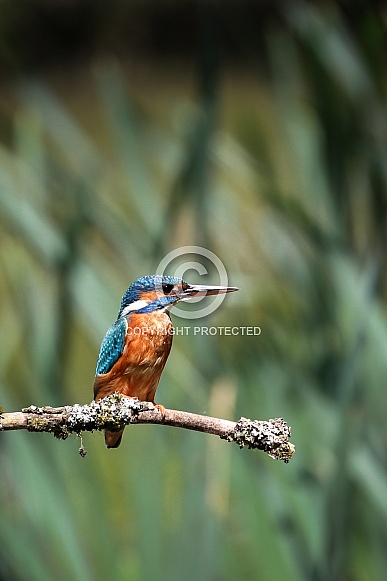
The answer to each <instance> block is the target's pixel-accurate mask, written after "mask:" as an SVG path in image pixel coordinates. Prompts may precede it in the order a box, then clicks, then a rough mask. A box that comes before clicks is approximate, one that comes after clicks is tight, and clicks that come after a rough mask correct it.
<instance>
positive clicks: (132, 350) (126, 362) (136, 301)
mask: <svg viewBox="0 0 387 581" xmlns="http://www.w3.org/2000/svg"><path fill="white" fill-rule="evenodd" d="M236 290H238V288H237V287H228V286H227V287H226V286H206V285H192V284H189V283H188V282H186V281H185V280H183V279H181V278H177V277H174V276H162V275H148V276H143V277H141V278H139V279H137V280H136V281H135V282H134V283H132V284H131V285H130V287H129V288H128V290H127V291H126V292H125V294H124V295H123V297H122V301H121V307H120V310H119V312H118V317H117V320H116V322H115V323H113V325H112V326H111V327H110V328H109V329H108V331H107V333H106V335H105V337H104V339H103V341H102V344H101V348H100V351H99V356H98V361H97V368H96V373H95V380H94V399H95V401H98V400H99V399H101V398H103V397H106V396H108V395H111V394H113V393H116V392H118V393H120V394H121V395H124V396H126V397H131V398H138V399H139V400H141V401H149V402H152V403H153V404H154V405H155V407H156V408H157V409H158V410H159V412H160V413H161V414H164V413H165V408H164V406H162V405H157V404H155V401H154V400H155V394H156V389H157V386H158V383H159V381H160V376H161V373H162V371H163V369H164V366H165V364H166V362H167V359H168V355H169V352H170V350H171V347H172V339H173V326H172V321H171V317H170V314H169V311H170V309H171V308H172V307H173V306H174V305H176V303H178V302H179V301H186V300H189V299H191V298H194V297H199V296H210V295H217V294H221V293H230V292H234V291H236ZM123 431H124V429H122V430H119V431H116V432H109V431H108V430H105V444H106V446H107V447H108V448H118V446H119V445H120V443H121V439H122V433H123Z"/></svg>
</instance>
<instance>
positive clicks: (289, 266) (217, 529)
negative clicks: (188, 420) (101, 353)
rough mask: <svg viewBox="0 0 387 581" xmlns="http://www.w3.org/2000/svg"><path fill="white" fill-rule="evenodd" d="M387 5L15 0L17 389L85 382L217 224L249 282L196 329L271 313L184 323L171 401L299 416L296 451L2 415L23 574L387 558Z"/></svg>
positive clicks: (50, 399)
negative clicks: (103, 348) (132, 304)
mask: <svg viewBox="0 0 387 581" xmlns="http://www.w3.org/2000/svg"><path fill="white" fill-rule="evenodd" d="M386 23H387V8H386V5H385V3H383V2H365V1H353V2H350V1H344V0H343V1H341V2H338V1H337V2H335V1H330V0H327V1H324V2H304V1H302V0H300V1H298V0H288V1H286V2H280V1H277V2H266V1H259V0H256V1H253V0H251V1H247V0H245V1H239V2H237V1H230V2H227V3H221V2H216V1H213V2H211V1H204V0H203V1H188V0H185V1H182V0H180V1H178V0H169V1H166V0H165V1H160V0H147V1H142V2H139V1H133V2H127V3H126V2H122V1H119V0H115V1H111V2H100V3H96V2H91V1H83V2H82V1H79V2H77V1H75V0H74V1H67V2H63V1H60V0H57V1H48V0H40V1H38V0H29V1H27V0H19V1H18V2H11V1H10V0H1V1H0V82H1V91H0V225H1V226H0V228H1V229H0V268H1V273H0V327H1V349H0V404H1V405H2V406H3V408H4V409H6V410H7V411H14V410H18V409H20V408H22V407H25V406H27V405H30V404H36V405H45V404H47V405H61V404H72V403H76V402H77V403H86V402H89V401H90V400H91V398H92V384H93V377H94V369H95V362H96V358H97V354H98V349H99V345H100V341H101V339H102V337H103V335H104V332H105V331H106V329H107V328H108V326H109V325H110V324H111V323H112V322H113V321H114V319H115V316H116V314H117V311H118V307H119V302H120V298H121V295H122V293H123V292H124V291H125V289H126V288H127V287H128V285H129V284H130V283H131V282H132V281H133V280H134V279H136V278H137V277H139V276H142V275H144V274H152V273H153V272H155V270H156V268H157V266H158V264H159V262H160V260H161V259H162V258H163V257H164V255H165V254H166V253H167V252H169V251H171V250H173V249H175V248H179V247H181V246H185V245H199V246H203V247H205V248H208V249H210V250H211V251H212V252H214V253H215V254H216V255H217V256H218V257H219V258H220V259H221V260H222V261H223V263H224V265H225V267H226V269H227V272H228V276H229V282H230V284H232V285H237V286H239V287H240V289H241V290H240V291H239V292H238V293H235V294H233V295H230V296H228V297H226V300H225V301H224V303H223V305H222V306H221V308H220V309H218V310H217V311H216V312H215V313H214V314H213V315H211V316H209V317H207V318H206V319H204V320H201V321H200V324H201V325H206V326H214V327H217V326H237V327H240V326H260V327H261V329H262V334H261V335H260V336H241V335H239V336H224V335H222V336H221V335H219V334H216V335H214V336H201V335H200V334H198V335H194V334H193V333H189V334H187V335H186V336H177V337H175V340H174V346H173V349H172V354H171V357H170V360H169V361H168V364H167V367H166V369H165V372H164V374H163V377H162V381H161V384H160V387H159V389H158V393H157V401H158V402H159V403H163V404H164V405H165V406H166V407H172V408H177V409H184V410H188V411H192V412H196V413H207V414H212V415H218V416H221V417H225V418H229V419H238V418H239V417H240V416H246V417H250V418H259V419H268V418H270V417H284V418H285V419H286V420H287V421H288V422H289V424H290V425H291V426H292V430H293V436H292V441H293V442H294V443H295V445H296V448H297V450H296V455H295V457H294V459H293V460H292V461H291V462H290V464H289V465H285V464H283V463H279V462H275V461H274V460H271V459H269V458H267V457H266V456H265V455H264V454H262V453H260V452H253V451H248V450H242V451H239V450H238V449H237V448H236V447H232V446H231V445H228V444H226V443H224V442H222V441H220V440H217V439H216V438H214V437H213V436H207V435H203V434H196V433H191V432H188V431H178V430H176V429H172V428H164V427H160V426H133V427H132V428H130V429H129V428H128V429H127V430H126V432H125V436H124V439H123V443H122V445H121V447H120V448H119V449H118V450H110V451H108V450H106V449H105V447H104V442H103V436H102V435H101V434H100V433H95V434H85V435H84V445H85V447H86V449H87V451H88V455H87V457H86V459H82V458H81V457H80V456H79V455H78V448H79V445H80V442H79V439H77V438H76V437H72V438H69V439H68V440H66V441H65V442H59V441H56V440H54V438H52V437H51V436H49V435H47V434H30V433H23V432H14V433H11V432H10V433H7V434H3V435H1V438H0V505H1V509H0V510H1V514H0V578H1V581H3V580H4V581H5V580H6V581H9V580H12V581H13V580H15V581H19V580H20V581H27V580H28V581H52V580H53V579H55V580H56V581H67V580H68V579H72V580H74V581H78V580H79V581H102V580H106V579H109V580H113V581H132V580H133V581H152V580H154V579H161V580H164V579H165V580H167V579H168V580H170V581H181V579H184V580H185V581H191V580H192V581H194V580H195V581H196V580H198V579H200V580H205V581H207V580H208V581H231V580H235V579H248V580H249V581H250V580H251V581H255V580H257V579H259V580H260V581H280V580H282V579H291V580H295V581H310V580H313V581H369V580H376V579H384V578H385V572H386V570H387V552H386V543H387V527H386V524H387V523H386V521H387V480H386V467H387V461H386V443H387V442H386V429H385V414H386V409H387V393H386V387H385V384H386V380H385V376H386V367H387V363H386V360H387V314H386V303H385V299H386V292H387V277H386V250H385V249H386V216H387V212H386V208H387V204H386V202H387V197H386V185H387V147H386V146H387V115H386V113H387V108H386V105H387V77H386V62H387V60H386V57H387V54H386ZM187 279H188V280H189V282H192V283H195V282H200V283H208V284H210V283H214V284H217V283H218V281H216V280H215V279H213V278H211V273H210V274H209V276H208V277H205V276H203V277H202V276H199V274H198V273H196V274H195V272H188V273H187ZM174 322H175V324H176V325H188V326H192V325H194V324H195V325H197V324H198V323H197V322H196V321H195V322H192V321H185V320H181V319H174Z"/></svg>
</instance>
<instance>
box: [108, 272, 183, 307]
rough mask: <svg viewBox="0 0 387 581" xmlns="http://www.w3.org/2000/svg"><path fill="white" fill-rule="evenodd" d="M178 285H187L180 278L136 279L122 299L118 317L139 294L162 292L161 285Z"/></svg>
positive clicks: (152, 276) (149, 277) (145, 277)
mask: <svg viewBox="0 0 387 581" xmlns="http://www.w3.org/2000/svg"><path fill="white" fill-rule="evenodd" d="M179 283H183V284H187V283H186V282H185V281H183V280H182V279H181V278H177V277H176V276H161V275H147V276H143V277H141V278H138V279H137V280H136V281H135V282H134V283H132V284H131V285H130V287H129V288H128V290H127V291H126V292H125V294H124V296H123V297H122V301H121V308H120V310H119V313H118V316H119V317H120V316H121V313H122V311H123V310H124V309H125V307H127V306H129V305H131V304H132V303H134V302H135V301H138V300H139V298H140V295H141V293H146V292H148V291H154V290H160V291H161V292H162V289H163V285H169V284H170V285H175V284H179ZM141 312H143V311H141ZM144 312H146V311H144Z"/></svg>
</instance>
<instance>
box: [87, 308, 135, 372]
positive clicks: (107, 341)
mask: <svg viewBox="0 0 387 581" xmlns="http://www.w3.org/2000/svg"><path fill="white" fill-rule="evenodd" d="M127 329H128V323H127V320H126V317H121V318H120V319H118V320H117V321H116V322H115V323H114V324H113V325H112V326H111V327H110V329H109V330H108V331H107V333H106V335H105V337H104V338H103V341H102V345H101V348H100V350H99V355H98V361H97V369H96V371H95V373H96V374H99V373H108V372H109V371H110V370H111V368H112V367H113V365H114V364H115V362H116V361H118V359H119V358H120V357H121V355H122V351H123V350H124V346H125V336H126V331H127Z"/></svg>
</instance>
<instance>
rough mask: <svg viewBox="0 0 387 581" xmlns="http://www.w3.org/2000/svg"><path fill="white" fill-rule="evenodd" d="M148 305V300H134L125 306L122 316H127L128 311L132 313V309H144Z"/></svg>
mask: <svg viewBox="0 0 387 581" xmlns="http://www.w3.org/2000/svg"><path fill="white" fill-rule="evenodd" d="M148 305H149V302H148V301H142V300H139V301H134V303H131V304H130V305H128V306H127V307H125V308H124V310H123V311H122V313H121V317H125V316H126V315H127V314H128V313H131V312H132V311H138V310H139V309H143V308H144V307H146V306H148Z"/></svg>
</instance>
